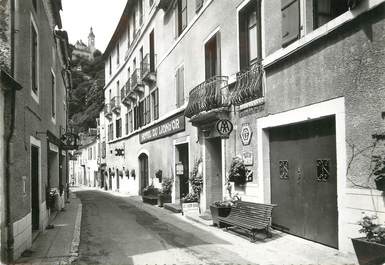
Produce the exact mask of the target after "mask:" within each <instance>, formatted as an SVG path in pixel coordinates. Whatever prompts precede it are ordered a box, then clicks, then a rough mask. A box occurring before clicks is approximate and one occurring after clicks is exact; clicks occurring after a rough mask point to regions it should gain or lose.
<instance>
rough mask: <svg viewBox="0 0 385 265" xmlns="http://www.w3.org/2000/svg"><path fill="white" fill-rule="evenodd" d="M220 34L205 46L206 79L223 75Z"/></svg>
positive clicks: (215, 35)
mask: <svg viewBox="0 0 385 265" xmlns="http://www.w3.org/2000/svg"><path fill="white" fill-rule="evenodd" d="M220 41H221V40H220V33H219V32H217V33H215V34H214V36H212V37H211V38H210V39H209V40H208V41H207V42H206V44H205V74H206V75H205V77H206V80H207V79H210V78H211V77H213V76H216V75H221V49H220V47H221V44H220Z"/></svg>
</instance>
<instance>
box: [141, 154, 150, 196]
mask: <svg viewBox="0 0 385 265" xmlns="http://www.w3.org/2000/svg"><path fill="white" fill-rule="evenodd" d="M139 183H140V184H139V188H140V190H139V194H140V195H141V194H142V191H143V189H144V188H145V187H147V186H148V156H147V155H146V154H141V155H140V156H139Z"/></svg>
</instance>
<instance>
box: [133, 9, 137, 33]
mask: <svg viewBox="0 0 385 265" xmlns="http://www.w3.org/2000/svg"><path fill="white" fill-rule="evenodd" d="M132 20H133V23H132V26H133V28H134V29H133V33H134V37H133V39H135V37H136V23H137V22H136V8H134V10H133V11H132Z"/></svg>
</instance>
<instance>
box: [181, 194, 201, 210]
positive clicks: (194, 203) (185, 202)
mask: <svg viewBox="0 0 385 265" xmlns="http://www.w3.org/2000/svg"><path fill="white" fill-rule="evenodd" d="M181 204H182V215H184V214H185V213H193V214H199V212H200V210H199V196H198V194H196V193H194V192H190V193H189V194H187V195H186V196H185V197H183V198H182V199H181Z"/></svg>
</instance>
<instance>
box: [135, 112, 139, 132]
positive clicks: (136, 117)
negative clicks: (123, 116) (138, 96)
mask: <svg viewBox="0 0 385 265" xmlns="http://www.w3.org/2000/svg"><path fill="white" fill-rule="evenodd" d="M137 129H139V106H135V107H134V130H137Z"/></svg>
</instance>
